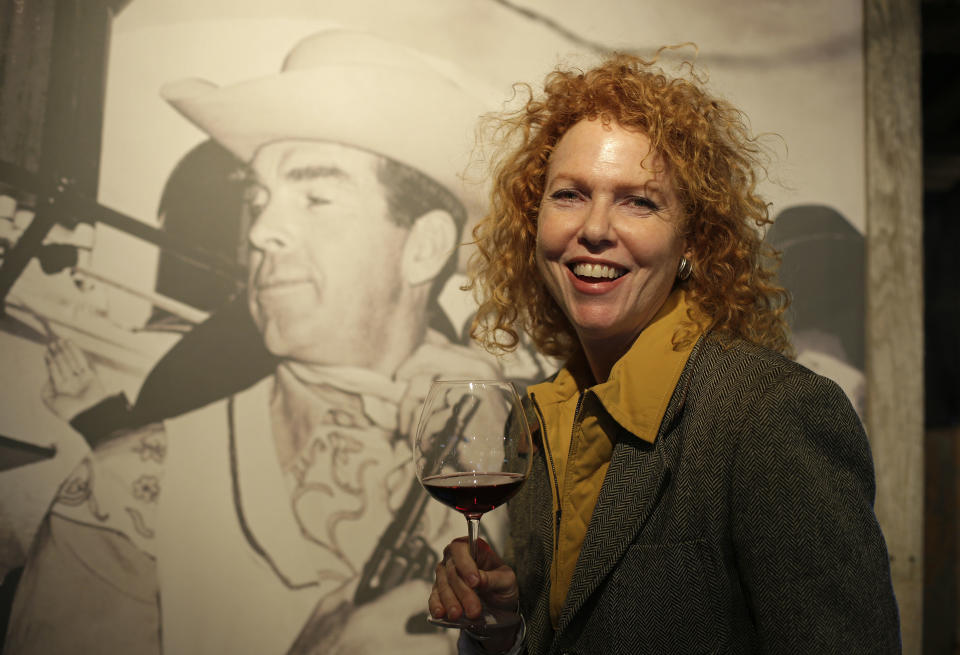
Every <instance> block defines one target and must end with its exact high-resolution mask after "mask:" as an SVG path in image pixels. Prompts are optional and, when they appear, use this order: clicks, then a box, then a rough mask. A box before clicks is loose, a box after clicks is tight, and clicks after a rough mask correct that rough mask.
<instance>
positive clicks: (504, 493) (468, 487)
mask: <svg viewBox="0 0 960 655" xmlns="http://www.w3.org/2000/svg"><path fill="white" fill-rule="evenodd" d="M523 480H524V476H523V475H521V474H520V473H446V474H443V475H431V476H429V477H426V478H424V479H423V488H424V489H426V490H427V491H428V492H429V493H430V495H431V496H433V497H434V498H436V499H437V500H439V501H440V502H441V503H443V504H445V505H448V506H450V507H452V508H453V509H455V510H457V511H458V512H460V513H462V514H466V515H467V516H470V515H472V514H474V515H477V516H479V515H481V514H484V513H486V512H489V511H490V510H492V509H494V508H496V507H499V506H500V505H503V504H504V503H505V502H507V501H508V500H510V499H511V498H513V495H514V494H515V493H517V492H518V491H520V485H522V484H523Z"/></svg>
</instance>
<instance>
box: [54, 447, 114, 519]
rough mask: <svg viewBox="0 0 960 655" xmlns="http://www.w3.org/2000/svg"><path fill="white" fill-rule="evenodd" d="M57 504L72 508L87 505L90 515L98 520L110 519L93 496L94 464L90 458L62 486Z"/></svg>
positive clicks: (82, 462) (86, 458) (84, 460)
mask: <svg viewBox="0 0 960 655" xmlns="http://www.w3.org/2000/svg"><path fill="white" fill-rule="evenodd" d="M56 502H58V503H63V504H64V505H68V506H71V507H77V506H80V505H83V504H84V503H86V504H87V507H88V509H89V510H90V513H91V514H93V516H94V517H95V518H96V519H97V520H99V521H106V520H107V519H109V518H110V514H109V513H106V512H101V511H100V508H99V506H98V505H97V499H96V498H95V497H94V495H93V463H92V462H91V461H90V458H89V457H85V458H84V459H83V461H81V462H80V465H79V466H78V467H77V468H76V469H74V471H73V473H71V474H70V476H69V477H67V479H66V480H64V481H63V484H61V485H60V489H59V490H58V491H57V500H56Z"/></svg>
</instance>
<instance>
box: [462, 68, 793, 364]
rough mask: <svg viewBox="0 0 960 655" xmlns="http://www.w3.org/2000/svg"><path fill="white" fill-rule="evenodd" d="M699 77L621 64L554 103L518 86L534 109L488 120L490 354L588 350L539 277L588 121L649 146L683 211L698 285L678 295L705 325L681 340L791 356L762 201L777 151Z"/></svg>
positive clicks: (478, 324)
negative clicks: (570, 160)
mask: <svg viewBox="0 0 960 655" xmlns="http://www.w3.org/2000/svg"><path fill="white" fill-rule="evenodd" d="M689 69H690V71H689V75H688V76H686V77H670V76H668V75H666V74H665V73H664V72H663V71H662V69H660V68H659V67H657V66H656V59H654V60H653V61H647V60H644V59H641V58H639V57H634V56H630V55H622V54H621V55H613V56H611V57H610V58H608V59H607V60H606V61H604V62H603V63H602V64H600V65H599V66H597V67H595V68H593V69H591V70H589V71H587V72H582V71H579V70H561V69H558V70H556V71H554V72H552V73H550V75H548V76H547V79H546V83H545V85H544V93H543V95H542V97H536V96H535V95H534V94H533V92H532V91H531V89H530V87H529V86H527V85H518V87H519V88H520V89H523V90H525V92H526V94H527V101H526V103H525V104H524V106H523V107H522V108H520V109H518V110H516V111H513V112H505V113H503V114H501V115H498V116H492V117H488V119H489V120H490V121H491V122H490V123H489V125H491V126H492V128H493V129H492V132H491V137H492V139H493V141H494V142H496V143H500V144H503V145H502V146H501V150H500V152H499V153H497V154H495V155H494V162H495V165H494V177H493V189H492V192H491V202H490V208H489V211H488V213H487V214H486V216H485V217H484V218H483V220H482V221H481V222H480V223H479V224H478V225H477V226H476V227H475V228H474V231H473V236H474V239H475V243H476V245H477V252H476V253H475V254H474V256H473V258H472V259H471V264H470V278H471V282H470V285H469V286H470V288H473V289H474V292H475V294H476V296H477V299H478V301H479V310H478V312H477V315H476V317H475V318H474V321H473V325H472V328H471V335H472V336H473V337H474V338H475V339H476V340H477V341H479V342H480V343H481V344H482V345H484V346H485V347H486V348H487V349H488V350H492V351H509V350H513V349H514V348H516V346H517V345H518V343H519V342H520V333H521V332H525V333H526V334H527V335H529V337H530V339H531V340H532V342H533V344H534V345H535V346H536V348H537V349H538V350H539V351H540V352H542V353H543V354H545V355H549V356H556V357H564V358H566V357H570V356H572V355H574V354H575V353H577V352H578V351H579V349H580V345H579V342H578V341H577V338H576V334H575V332H574V330H573V327H572V326H571V325H570V323H569V321H568V320H567V318H566V316H565V315H564V314H563V311H562V310H561V309H560V307H559V305H557V303H556V302H555V301H554V300H553V298H552V297H551V296H550V294H549V292H548V291H547V289H546V287H545V286H544V283H543V281H542V279H541V277H540V274H539V272H538V271H537V265H536V259H535V245H536V236H537V217H538V214H539V210H540V202H541V198H542V196H543V191H544V185H545V181H546V173H547V166H548V163H549V160H550V155H551V153H552V152H553V149H554V148H555V147H556V145H557V143H558V142H559V140H560V138H561V137H562V136H563V135H564V133H566V131H567V130H568V129H570V128H571V127H572V126H573V125H575V124H576V123H578V122H580V121H581V120H594V119H600V120H602V121H605V122H616V123H617V124H619V125H620V126H622V127H624V128H627V129H634V130H637V131H639V132H642V133H643V134H644V135H646V137H647V138H648V139H649V140H650V144H651V146H650V150H651V152H652V153H657V154H659V155H660V156H661V157H662V158H663V161H664V162H665V164H666V170H667V171H668V173H669V174H670V176H671V178H672V182H673V185H674V188H675V190H676V193H677V196H678V198H679V199H680V203H681V206H682V209H683V219H682V223H681V225H679V226H678V230H679V231H680V234H681V236H682V237H683V238H685V239H686V244H687V247H688V250H689V252H690V253H691V254H692V257H691V258H690V259H691V263H692V265H693V274H692V275H691V276H690V277H689V278H688V279H687V280H685V281H682V282H681V281H679V280H678V282H677V284H680V285H682V286H684V287H685V288H686V289H687V294H688V298H689V299H690V301H691V304H692V305H693V307H694V310H693V313H695V315H694V316H690V317H689V319H690V322H689V325H688V328H689V329H687V330H685V331H684V332H683V334H682V335H681V337H680V339H679V340H680V341H681V342H682V341H689V340H690V339H692V338H693V335H695V334H696V333H697V330H696V329H695V324H694V323H695V322H697V323H700V324H701V325H705V326H706V327H707V329H709V330H712V331H713V332H714V333H716V334H719V335H721V336H722V337H741V338H744V339H747V340H749V341H752V342H755V343H759V344H761V345H764V346H767V347H769V348H772V349H774V350H777V351H780V352H789V350H790V346H789V338H788V330H787V326H786V323H785V321H784V318H783V313H784V311H785V309H786V306H787V303H788V298H787V294H786V292H785V290H784V289H783V288H782V287H781V286H779V285H778V284H777V282H776V273H775V269H776V265H777V263H778V261H777V258H776V253H774V252H773V251H772V249H768V248H767V247H766V246H765V245H764V244H763V242H762V237H761V234H760V229H761V228H762V227H763V226H764V225H767V224H769V223H770V222H771V219H770V216H769V212H768V207H767V203H766V202H765V201H764V200H763V199H762V198H761V197H760V196H759V195H758V192H757V184H758V182H759V180H760V178H761V175H763V174H765V172H766V167H765V163H766V161H767V154H766V153H767V151H766V149H765V148H764V147H763V146H762V145H761V143H760V141H759V140H758V138H757V137H755V136H754V135H753V134H752V133H751V131H750V129H749V127H748V125H747V120H746V117H745V116H744V114H743V113H742V112H741V111H739V110H738V109H736V108H735V107H733V106H732V105H731V104H729V103H728V102H726V101H724V100H721V99H719V98H716V97H713V96H711V95H710V94H708V93H707V92H706V91H705V89H704V88H703V86H704V85H703V82H702V80H701V79H700V78H699V77H698V76H697V75H696V74H695V73H694V71H693V67H692V66H690V67H689Z"/></svg>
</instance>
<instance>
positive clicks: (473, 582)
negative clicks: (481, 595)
mask: <svg viewBox="0 0 960 655" xmlns="http://www.w3.org/2000/svg"><path fill="white" fill-rule="evenodd" d="M478 582H480V576H478V575H477V574H476V573H471V574H470V575H468V576H467V584H468V585H470V586H471V587H476V586H477V583H478Z"/></svg>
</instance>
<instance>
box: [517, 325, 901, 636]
mask: <svg viewBox="0 0 960 655" xmlns="http://www.w3.org/2000/svg"><path fill="white" fill-rule="evenodd" d="M583 411H584V413H586V412H595V413H598V414H604V410H603V408H602V406H601V405H600V403H599V401H597V400H596V398H594V397H592V396H591V395H590V394H588V395H587V396H586V397H585V399H584V405H583ZM547 429H549V427H548V428H547ZM614 429H616V430H619V433H618V435H617V443H616V445H615V447H614V451H613V456H612V460H611V463H610V467H609V470H608V472H607V476H606V479H605V481H604V483H603V487H602V490H601V492H600V497H599V500H598V501H597V505H596V508H595V510H594V513H593V518H592V519H591V522H590V527H589V531H588V533H587V537H586V539H585V541H584V543H583V548H582V550H581V553H580V558H579V560H578V562H577V567H576V570H575V572H574V575H573V581H572V584H571V586H570V591H569V594H568V596H567V599H566V603H565V605H564V606H563V609H562V612H561V616H560V624H559V629H558V630H557V631H556V632H554V630H553V628H552V627H551V625H550V618H549V585H550V561H551V556H552V552H553V520H552V519H553V517H552V502H551V498H552V496H551V491H550V486H549V485H550V482H549V479H548V476H547V471H546V466H547V464H546V462H545V458H544V453H543V449H542V448H540V449H538V450H537V451H536V452H535V453H534V454H533V457H534V461H533V470H532V473H531V476H530V479H529V480H528V482H527V484H526V485H525V486H524V488H523V489H522V490H521V492H520V493H519V494H518V495H517V496H516V497H515V498H514V499H513V500H512V501H511V502H510V503H509V506H508V507H509V513H510V523H511V535H512V541H513V544H512V545H513V559H514V564H515V566H516V570H517V575H518V578H519V584H520V591H521V602H522V610H523V613H524V616H525V617H526V621H527V650H528V652H529V653H531V654H533V653H537V654H539V653H561V652H563V653H566V652H575V653H603V654H607V653H812V654H821V653H843V654H851V653H870V654H877V653H897V652H899V651H900V637H899V621H898V614H897V606H896V601H895V600H894V596H893V589H892V586H891V582H890V568H889V561H888V556H887V551H886V546H885V544H884V540H883V536H882V535H881V533H880V528H879V526H878V525H877V521H876V518H875V516H874V513H873V497H874V478H873V463H872V460H871V457H870V449H869V445H868V443H867V438H866V436H865V434H864V432H863V428H862V426H861V424H860V421H859V419H858V418H857V416H856V414H855V413H854V411H853V409H852V408H851V406H850V404H849V402H848V401H847V399H846V397H845V396H844V395H843V393H842V391H841V390H840V389H839V388H838V387H837V386H836V385H835V384H834V383H832V382H831V381H829V380H827V379H825V378H823V377H819V376H817V375H815V374H813V373H812V372H810V371H809V370H807V369H805V368H803V367H802V366H799V365H798V364H796V363H794V362H792V361H790V360H788V359H786V358H784V357H781V356H780V355H777V354H775V353H773V352H771V351H769V350H766V349H763V348H760V347H758V346H754V345H751V344H747V343H743V342H737V343H735V344H734V345H733V346H732V347H730V348H727V349H725V348H724V347H723V346H721V345H720V343H719V342H718V341H717V340H716V339H715V338H711V337H706V338H703V339H701V341H700V342H699V343H698V344H697V345H696V347H695V348H694V350H693V353H692V354H691V356H690V360H689V361H688V363H687V366H686V368H685V369H684V372H683V374H682V375H681V377H680V381H679V382H678V384H677V388H676V389H675V390H674V393H673V397H672V399H671V401H670V404H669V407H668V409H667V412H666V415H665V416H664V419H663V423H662V425H661V426H660V430H659V433H658V436H657V439H656V441H655V443H654V444H652V445H651V444H650V443H648V442H646V441H643V440H640V439H638V438H636V437H634V436H633V435H631V434H629V433H626V431H624V430H623V429H622V428H619V426H616V427H615V428H614Z"/></svg>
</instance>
